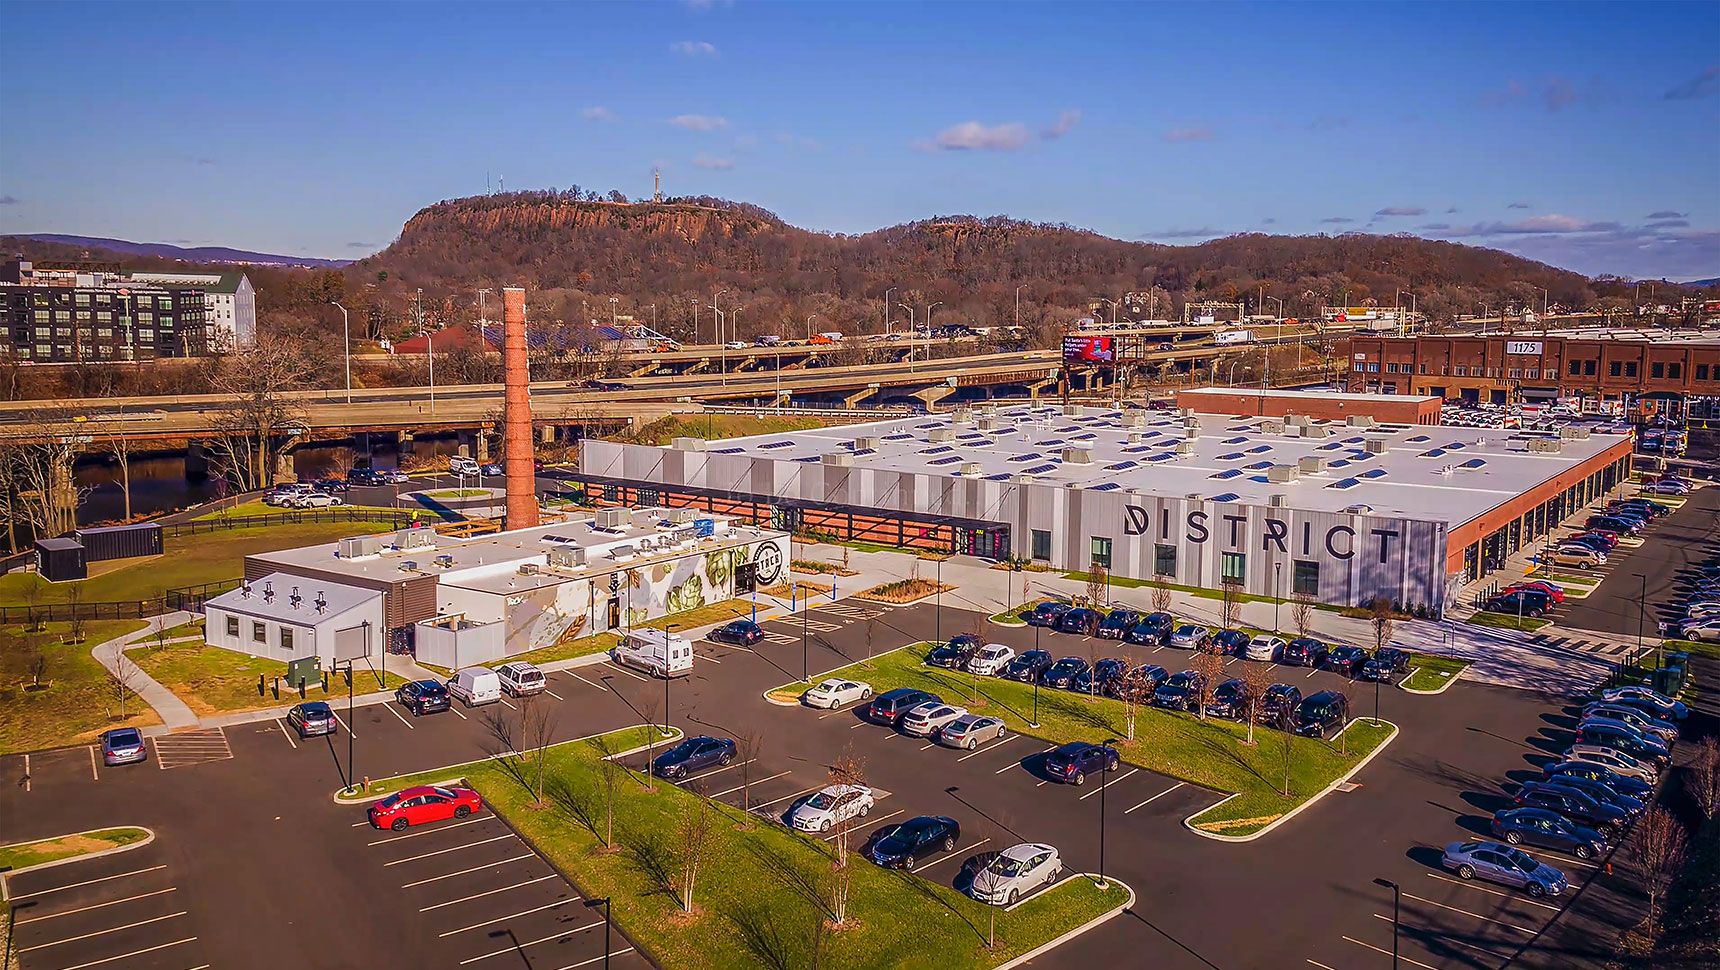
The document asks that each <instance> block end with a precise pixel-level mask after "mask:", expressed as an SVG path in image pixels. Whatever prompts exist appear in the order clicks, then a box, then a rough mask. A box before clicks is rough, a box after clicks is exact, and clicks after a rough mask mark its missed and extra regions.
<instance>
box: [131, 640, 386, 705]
mask: <svg viewBox="0 0 1720 970" xmlns="http://www.w3.org/2000/svg"><path fill="white" fill-rule="evenodd" d="M144 643H145V644H146V645H145V646H141V647H137V648H135V649H132V650H127V651H126V655H127V656H129V657H131V659H132V662H133V663H136V664H137V665H138V666H139V667H141V668H143V671H144V673H147V674H148V675H149V676H150V677H151V678H153V679H154V680H155V681H156V683H159V684H160V685H161V686H163V687H165V688H167V689H168V690H170V691H172V692H173V694H174V696H175V697H178V698H179V699H180V700H182V701H184V702H185V704H186V706H188V707H190V708H191V711H192V713H194V714H196V715H197V716H198V717H212V716H215V715H219V714H236V713H239V712H241V711H255V710H262V709H265V708H271V707H283V706H285V705H289V704H297V703H298V702H299V701H300V700H301V699H302V700H308V701H333V700H335V699H336V698H344V697H346V686H347V685H346V674H345V672H344V670H343V671H340V672H337V673H334V674H330V675H329V678H328V690H327V691H324V690H323V688H322V685H320V684H319V685H317V686H315V687H308V688H306V689H305V696H304V697H303V698H300V697H299V692H298V691H297V690H290V689H288V688H287V687H286V685H285V684H284V683H283V684H281V685H280V686H279V693H278V694H277V691H276V685H275V678H277V677H280V676H284V675H285V674H286V672H287V665H286V663H284V662H283V661H279V660H264V659H262V658H261V657H253V656H251V655H250V654H248V653H239V652H237V651H235V650H224V649H222V648H220V647H211V646H207V645H205V644H202V643H169V644H165V645H161V646H157V645H156V642H155V638H154V637H151V638H149V639H148V640H145V641H144ZM259 677H261V678H263V680H262V684H263V689H262V690H261V691H259V690H258V689H257V684H258V678H259ZM354 677H355V678H356V679H355V680H354V681H353V684H352V688H353V691H354V692H355V693H358V694H369V693H372V692H375V691H379V690H393V689H394V688H396V687H399V686H400V685H401V684H404V683H406V679H405V678H403V677H401V676H399V675H398V674H391V673H386V672H384V671H382V670H380V668H379V669H377V670H369V669H366V668H364V667H359V668H358V669H357V671H356V672H355V673H354Z"/></svg>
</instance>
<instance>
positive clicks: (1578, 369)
mask: <svg viewBox="0 0 1720 970" xmlns="http://www.w3.org/2000/svg"><path fill="white" fill-rule="evenodd" d="M1582 373H1583V362H1582V361H1580V360H1573V361H1571V376H1572V377H1580V376H1581V375H1582Z"/></svg>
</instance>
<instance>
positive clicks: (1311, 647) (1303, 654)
mask: <svg viewBox="0 0 1720 970" xmlns="http://www.w3.org/2000/svg"><path fill="white" fill-rule="evenodd" d="M1331 650H1332V648H1331V647H1328V646H1326V642H1325V641H1324V640H1316V639H1314V638H1313V637H1297V638H1296V639H1294V640H1291V641H1290V642H1289V643H1287V644H1285V645H1284V655H1283V656H1282V657H1280V658H1279V659H1278V662H1279V663H1281V664H1284V665H1285V666H1288V667H1318V666H1320V665H1321V664H1323V663H1325V662H1326V655H1327V654H1329V653H1331Z"/></svg>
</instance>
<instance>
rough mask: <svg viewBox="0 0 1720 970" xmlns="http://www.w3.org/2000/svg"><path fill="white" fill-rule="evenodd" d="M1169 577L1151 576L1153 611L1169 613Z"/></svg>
mask: <svg viewBox="0 0 1720 970" xmlns="http://www.w3.org/2000/svg"><path fill="white" fill-rule="evenodd" d="M1170 580H1171V577H1169V576H1154V577H1153V612H1154V613H1169V612H1170V611H1171V585H1170Z"/></svg>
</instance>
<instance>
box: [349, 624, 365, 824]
mask: <svg viewBox="0 0 1720 970" xmlns="http://www.w3.org/2000/svg"><path fill="white" fill-rule="evenodd" d="M365 632H367V633H368V632H369V631H368V630H367V631H365ZM356 679H358V673H357V671H355V670H353V669H352V658H351V657H348V658H347V661H346V725H347V727H346V787H348V788H350V789H352V790H354V791H356V790H357V789H358V776H357V775H355V774H353V773H352V682H353V681H354V680H356Z"/></svg>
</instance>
